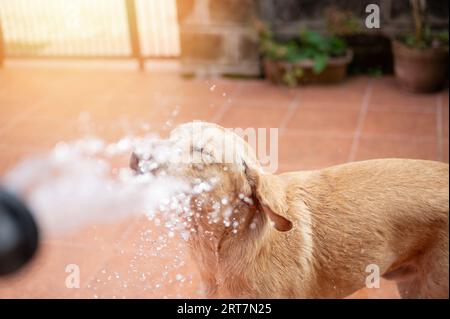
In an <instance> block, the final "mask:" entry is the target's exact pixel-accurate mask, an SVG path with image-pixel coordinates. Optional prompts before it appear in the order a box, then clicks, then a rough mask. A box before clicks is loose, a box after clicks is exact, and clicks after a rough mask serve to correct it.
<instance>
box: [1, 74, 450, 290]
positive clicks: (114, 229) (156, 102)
mask: <svg viewBox="0 0 450 319" xmlns="http://www.w3.org/2000/svg"><path fill="white" fill-rule="evenodd" d="M448 108H449V106H448V91H445V92H441V93H437V94H432V95H412V94H409V93H405V92H403V91H401V90H399V88H398V87H397V86H396V84H395V81H394V79H393V78H392V77H383V78H368V77H354V78H351V79H349V80H348V81H347V82H345V83H344V84H342V85H337V86H330V87H320V86H309V87H304V88H301V89H287V88H281V87H275V86H272V85H270V84H268V83H266V82H263V81H258V80H230V79H215V80H192V79H182V78H180V77H178V76H176V75H173V74H155V73H152V72H146V73H139V72H136V71H126V70H101V71H94V70H64V69H58V70H56V69H38V68H36V69H35V68H32V69H23V68H6V69H0V154H1V155H0V173H1V174H2V173H4V172H5V171H7V170H8V169H9V168H11V167H12V166H13V165H14V164H15V163H16V162H17V161H18V160H19V159H20V158H23V157H26V156H27V155H29V154H33V153H35V152H38V151H41V150H45V149H47V148H48V147H50V146H52V145H53V144H54V143H55V142H58V141H61V140H68V139H74V138H77V137H79V136H81V135H82V134H83V133H86V132H95V133H97V134H98V135H100V136H102V137H104V138H105V139H107V140H114V139H116V138H118V137H120V136H123V135H124V134H125V133H130V132H131V133H142V132H143V130H144V129H145V128H146V127H147V126H148V125H150V127H151V129H152V130H154V131H157V132H159V133H161V134H163V135H164V134H166V133H167V132H168V131H169V130H170V128H171V127H173V126H174V125H176V124H178V123H182V122H186V121H190V120H194V119H198V120H207V121H213V122H217V123H219V124H222V125H224V126H226V127H242V128H246V127H277V128H279V132H280V135H279V171H287V170H296V169H311V168H320V167H324V166H328V165H333V164H339V163H344V162H348V161H354V160H364V159H370V158H379V157H393V156H395V157H409V158H423V159H433V160H441V161H446V162H448V145H449V139H448V134H449V133H448ZM87 116H89V118H90V122H87V121H86V117H87ZM123 164H125V162H124V163H123ZM161 236H163V235H162V234H160V233H158V228H156V227H155V226H153V225H151V224H150V223H149V222H148V221H146V220H144V219H130V220H125V221H122V222H120V223H117V224H110V225H93V226H90V227H88V228H86V229H83V230H81V231H79V232H77V233H75V234H70V235H67V236H66V237H63V238H59V239H52V240H50V239H47V240H45V241H44V243H43V244H42V248H41V251H40V253H39V255H38V256H37V258H36V260H35V261H34V263H33V264H32V265H30V266H29V267H28V268H27V269H25V270H23V271H22V272H20V273H19V274H17V275H15V276H13V277H10V278H8V279H2V280H0V297H1V298H8V297H19V298H28V297H31V298H35V297H37V298H46V297H56V298H67V297H69V298H95V297H99V298H102V297H103V298H107V297H108V298H124V297H125V298H126V297H135V298H152V297H153V298H154V297H201V296H202V293H201V286H200V280H199V274H198V272H197V270H196V268H195V267H194V266H193V263H192V261H191V260H190V259H189V257H187V256H186V250H185V249H184V247H183V246H182V244H180V242H181V240H178V241H177V240H173V241H172V243H173V245H172V246H173V247H172V246H170V247H164V249H162V250H161V253H160V256H159V257H155V254H156V253H157V248H158V247H159V246H160V244H161V243H160V240H161ZM174 252H177V254H175V253H174ZM70 264H76V265H79V267H80V276H81V277H80V278H81V281H80V288H79V289H76V288H74V289H69V288H66V285H65V282H66V279H67V276H68V275H69V273H66V267H67V265H70ZM351 297H354V298H386V297H389V298H397V297H398V294H397V291H396V289H395V287H394V286H393V284H392V283H390V282H387V281H383V282H382V286H381V288H379V289H363V290H361V291H358V292H357V293H355V294H354V295H352V296H351Z"/></svg>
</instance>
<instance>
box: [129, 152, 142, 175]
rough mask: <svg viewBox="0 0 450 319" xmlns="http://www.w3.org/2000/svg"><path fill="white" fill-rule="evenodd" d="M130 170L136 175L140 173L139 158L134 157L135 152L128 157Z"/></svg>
mask: <svg viewBox="0 0 450 319" xmlns="http://www.w3.org/2000/svg"><path fill="white" fill-rule="evenodd" d="M130 168H131V169H132V170H133V171H135V172H136V173H142V171H141V169H140V167H139V157H138V156H137V155H136V153H135V152H133V153H131V157H130Z"/></svg>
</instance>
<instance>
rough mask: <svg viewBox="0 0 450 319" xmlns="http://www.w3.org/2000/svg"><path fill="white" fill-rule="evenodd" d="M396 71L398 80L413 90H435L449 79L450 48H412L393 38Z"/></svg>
mask: <svg viewBox="0 0 450 319" xmlns="http://www.w3.org/2000/svg"><path fill="white" fill-rule="evenodd" d="M392 48H393V53H394V71H395V76H396V77H397V80H398V82H399V83H400V85H401V86H402V87H404V88H405V89H407V90H409V91H412V92H424V93H425V92H434V91H437V90H439V89H441V88H442V87H443V86H444V84H445V82H446V80H447V79H448V48H429V49H424V50H418V49H412V48H409V47H407V46H406V45H404V44H403V43H401V42H400V41H397V40H393V42H392Z"/></svg>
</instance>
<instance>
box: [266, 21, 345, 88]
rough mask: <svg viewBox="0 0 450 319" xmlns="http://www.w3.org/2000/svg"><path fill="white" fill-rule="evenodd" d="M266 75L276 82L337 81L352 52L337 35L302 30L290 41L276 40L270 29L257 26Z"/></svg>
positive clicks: (295, 84) (340, 78) (292, 83)
mask: <svg viewBox="0 0 450 319" xmlns="http://www.w3.org/2000/svg"><path fill="white" fill-rule="evenodd" d="M259 39H260V48H261V53H262V56H263V68H264V74H265V76H266V78H268V79H269V80H270V81H272V82H273V83H276V84H285V85H288V86H297V85H298V84H299V83H337V82H340V81H342V80H343V79H344V78H345V76H346V74H347V65H348V64H349V63H350V61H351V59H352V52H351V51H350V50H349V49H348V48H347V45H346V43H345V42H344V41H343V40H342V39H341V38H338V37H336V36H324V35H321V34H319V33H317V32H314V31H308V30H302V31H300V33H299V37H298V38H296V39H293V40H290V41H279V40H276V39H275V38H274V36H273V34H272V32H271V31H270V29H269V28H267V27H266V26H263V27H261V28H260V29H259Z"/></svg>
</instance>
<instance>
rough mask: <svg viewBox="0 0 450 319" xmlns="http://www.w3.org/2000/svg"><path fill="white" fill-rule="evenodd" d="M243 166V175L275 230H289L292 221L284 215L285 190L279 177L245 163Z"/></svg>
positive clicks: (285, 204) (285, 205) (285, 207)
mask: <svg viewBox="0 0 450 319" xmlns="http://www.w3.org/2000/svg"><path fill="white" fill-rule="evenodd" d="M244 166H245V175H246V177H247V180H248V181H249V183H250V186H251V188H252V192H253V195H254V197H255V198H256V199H257V201H258V204H259V206H260V208H261V210H262V211H263V212H264V213H265V214H266V215H267V217H268V218H269V219H270V220H271V222H272V223H273V225H274V227H275V229H276V230H278V231H283V232H284V231H289V230H291V229H292V222H291V221H290V220H289V219H288V217H287V215H286V211H287V203H286V192H285V188H284V186H283V185H282V184H281V181H280V180H279V177H278V176H275V175H272V174H264V173H263V172H260V171H259V170H257V169H252V168H250V167H248V166H247V165H246V164H245V163H244Z"/></svg>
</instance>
